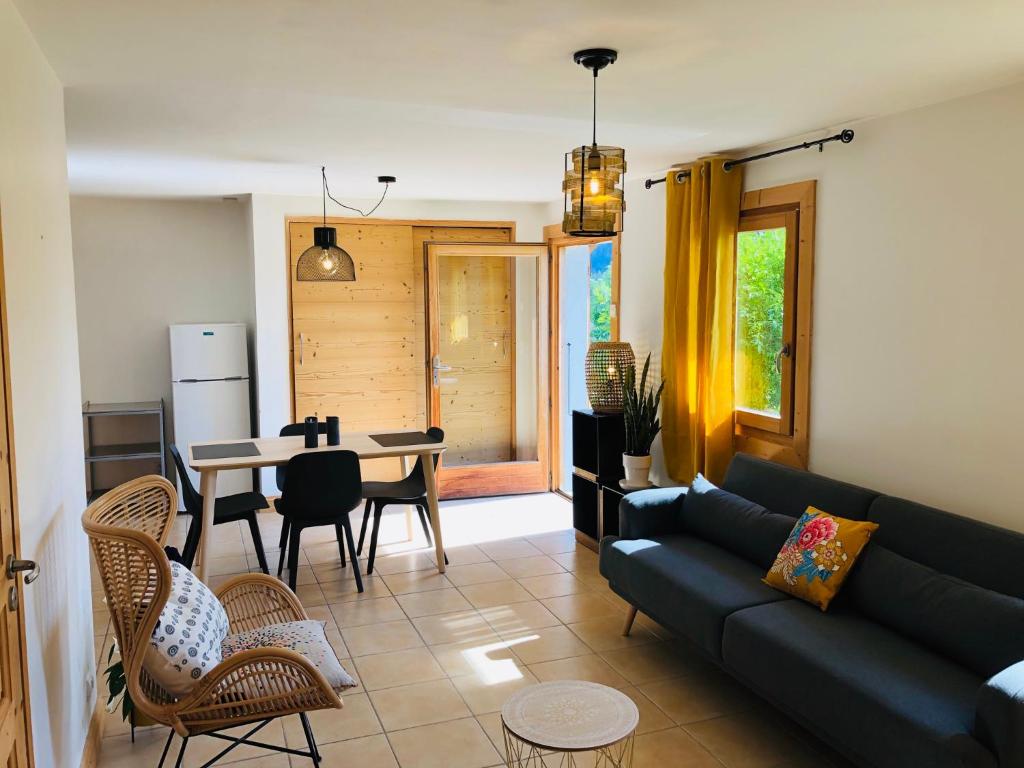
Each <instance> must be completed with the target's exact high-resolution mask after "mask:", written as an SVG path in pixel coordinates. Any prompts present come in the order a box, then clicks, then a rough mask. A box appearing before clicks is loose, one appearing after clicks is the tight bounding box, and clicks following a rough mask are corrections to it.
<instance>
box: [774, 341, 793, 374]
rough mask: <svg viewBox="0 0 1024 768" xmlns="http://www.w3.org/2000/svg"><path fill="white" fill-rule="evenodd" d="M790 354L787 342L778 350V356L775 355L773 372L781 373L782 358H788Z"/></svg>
mask: <svg viewBox="0 0 1024 768" xmlns="http://www.w3.org/2000/svg"><path fill="white" fill-rule="evenodd" d="M790 354H791V353H790V349H789V342H788V341H787V342H786V343H785V344H783V345H782V348H781V349H780V350H779V352H778V354H777V355H775V370H776V371H777V372H778V373H782V358H783V357H789V356H790Z"/></svg>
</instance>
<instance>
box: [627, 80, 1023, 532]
mask: <svg viewBox="0 0 1024 768" xmlns="http://www.w3.org/2000/svg"><path fill="white" fill-rule="evenodd" d="M854 127H855V129H856V132H857V136H856V139H855V141H854V142H853V143H852V144H850V145H848V146H835V145H830V146H828V147H826V149H825V151H824V152H823V153H821V154H819V153H817V152H815V151H806V152H798V153H794V154H791V155H787V156H785V157H779V158H774V159H771V160H765V161H761V162H757V163H752V164H751V165H748V166H747V176H746V182H745V187H746V188H747V189H757V188H762V187H768V186H774V185H777V184H784V183H788V182H793V181H800V180H803V179H818V181H819V184H818V199H817V203H818V206H817V207H818V217H817V227H818V229H817V242H816V251H815V284H814V340H813V350H812V366H811V439H810V456H811V459H810V462H811V469H812V470H814V471H816V472H820V473H823V474H826V475H832V476H835V477H839V478H842V479H845V480H848V481H851V482H855V483H861V484H865V485H868V486H872V487H874V488H877V489H878V490H880V491H883V492H888V493H893V494H897V495H902V496H906V497H909V498H911V499H914V500H918V501H921V502H924V503H928V504H932V505H935V506H939V507H942V508H945V509H949V510H950V511H953V512H957V513H960V514H964V515H968V516H971V517H976V518H980V519H983V520H987V521H990V522H993V523H995V524H998V525H1003V526H1007V527H1010V528H1014V529H1017V530H1024V513H1022V510H1021V506H1020V503H1019V488H1018V487H1017V486H1018V477H1017V476H1018V474H1019V467H1020V446H1019V432H1020V429H1021V427H1022V426H1024V399H1022V396H1021V382H1022V381H1024V356H1022V354H1021V342H1020V339H1019V336H1020V331H1021V329H1022V328H1024V324H1022V321H1021V312H1020V304H1021V286H1022V285H1024V258H1022V254H1021V247H1020V242H1019V236H1018V229H1019V222H1020V221H1021V213H1020V208H1021V202H1022V198H1021V194H1020V189H1019V184H1020V179H1021V178H1022V177H1024V146H1022V145H1021V144H1020V133H1021V130H1022V129H1024V85H1017V86H1014V87H1010V88H1004V89H1000V90H997V91H991V92H988V93H983V94H980V95H976V96H971V97H967V98H963V99H958V100H955V101H950V102H946V103H943V104H939V105H934V106H930V107H926V108H923V109H919V110H915V111H912V112H905V113H901V114H898V115H893V116H889V117H884V118H880V119H876V120H871V121H867V122H864V123H861V124H859V125H856V126H854ZM784 143H790V142H784ZM680 159H681V160H683V159H685V158H680ZM664 195H665V193H664V188H663V187H660V186H659V187H655V188H654V189H652V190H650V191H647V190H644V189H643V187H642V186H639V182H636V183H634V184H633V185H632V187H631V188H630V189H629V194H628V197H627V200H628V205H629V208H628V211H629V214H628V217H627V219H626V228H625V232H624V235H623V255H622V261H623V282H622V289H623V291H622V292H623V301H622V303H623V307H622V323H623V326H622V328H623V332H622V335H623V338H624V339H626V340H630V341H633V342H634V343H635V345H636V346H637V350H638V352H639V351H640V350H641V349H642V348H643V346H644V345H650V346H651V347H652V348H653V349H655V350H658V349H659V348H660V344H661V340H660V338H661V327H660V326H661V296H662V268H663V263H664V210H663V209H664V199H665V198H664Z"/></svg>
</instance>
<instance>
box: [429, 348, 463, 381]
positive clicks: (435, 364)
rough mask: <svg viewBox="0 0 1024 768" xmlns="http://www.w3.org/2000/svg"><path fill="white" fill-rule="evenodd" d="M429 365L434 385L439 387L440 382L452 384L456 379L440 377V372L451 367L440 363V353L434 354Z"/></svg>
mask: <svg viewBox="0 0 1024 768" xmlns="http://www.w3.org/2000/svg"><path fill="white" fill-rule="evenodd" d="M430 367H431V368H432V369H433V371H434V386H435V387H439V386H441V385H442V384H454V383H455V382H456V381H458V379H452V378H445V379H442V378H441V372H442V371H450V370H451V369H452V367H451V366H450V365H445V364H444V363H442V362H441V356H440V355H434V357H433V359H431V361H430Z"/></svg>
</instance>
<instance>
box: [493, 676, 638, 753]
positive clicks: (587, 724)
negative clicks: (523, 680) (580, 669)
mask: <svg viewBox="0 0 1024 768" xmlns="http://www.w3.org/2000/svg"><path fill="white" fill-rule="evenodd" d="M639 721H640V712H639V711H638V710H637V708H636V704H634V703H633V701H632V699H630V698H629V697H628V696H626V694H624V693H622V692H621V691H617V690H615V689H614V688H609V687H608V686H605V685H598V684H597V683H587V682H583V681H580V680H563V681H559V682H554V683H541V684H539V685H531V686H530V687H529V688H523V689H522V690H521V691H518V692H516V693H515V694H513V695H512V697H511V698H509V700H508V701H506V702H505V706H503V707H502V708H501V725H502V730H503V731H504V734H505V754H506V756H507V757H506V762H507V764H508V765H509V766H510V767H511V768H555V767H556V766H557V767H558V768H574V767H575V766H576V765H577V762H576V756H577V754H578V753H581V752H594V753H596V755H595V759H594V760H593V761H592V760H590V759H589V757H588V759H587V760H586V763H587V765H593V766H594V768H612V767H614V768H629V766H631V765H632V764H633V737H634V734H635V732H636V726H637V723H638V722H639Z"/></svg>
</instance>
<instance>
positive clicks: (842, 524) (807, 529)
mask: <svg viewBox="0 0 1024 768" xmlns="http://www.w3.org/2000/svg"><path fill="white" fill-rule="evenodd" d="M877 528H878V524H877V523H868V522H865V521H863V520H847V519H846V518H845V517H836V516H835V515H830V514H828V513H826V512H822V511H821V510H820V509H815V508H814V507H808V508H807V511H806V512H804V513H803V514H802V515H801V516H800V519H799V520H797V521H796V525H794V526H793V530H792V531H791V532H790V534H789V537H788V538H787V539H786V543H785V544H783V545H782V549H780V550H779V554H778V555H777V556H776V558H775V562H774V563H773V564H772V567H771V568H769V569H768V574H767V576H765V577H764V579H762V581H764V583H765V584H767V585H768V586H769V587H775V589H780V590H782V591H783V592H788V593H789V594H791V595H793V596H794V597H799V598H800V599H801V600H806V601H807V602H809V603H812V604H813V605H816V606H818V607H819V608H821V610H823V611H824V610H825V609H826V608H828V604H829V603H830V602H831V601H832V598H834V597H835V596H836V593H838V592H839V588H840V587H841V586H843V581H845V580H846V576H847V574H848V573H849V572H850V569H851V568H853V564H854V562H855V561H856V560H857V556H858V555H859V554H860V553H861V550H862V549H864V546H865V545H866V544H867V543H868V539H870V538H871V534H872V533H874V531H875V530H876V529H877Z"/></svg>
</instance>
